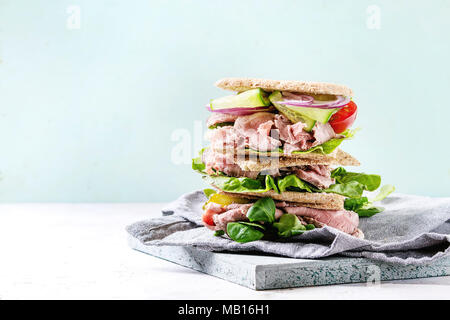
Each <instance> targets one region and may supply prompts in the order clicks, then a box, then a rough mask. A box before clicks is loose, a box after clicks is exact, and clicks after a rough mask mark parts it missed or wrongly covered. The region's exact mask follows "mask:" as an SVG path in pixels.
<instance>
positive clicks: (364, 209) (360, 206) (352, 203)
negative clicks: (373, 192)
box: [344, 185, 395, 217]
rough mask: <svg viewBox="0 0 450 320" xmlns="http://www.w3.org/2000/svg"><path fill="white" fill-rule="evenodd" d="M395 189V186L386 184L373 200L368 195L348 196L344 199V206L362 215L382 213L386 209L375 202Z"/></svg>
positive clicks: (369, 215)
mask: <svg viewBox="0 0 450 320" xmlns="http://www.w3.org/2000/svg"><path fill="white" fill-rule="evenodd" d="M394 190H395V188H394V186H392V185H385V186H383V187H381V189H380V192H379V193H378V195H377V196H376V197H375V198H373V199H372V200H369V199H368V198H367V197H360V198H347V199H345V201H344V208H345V210H350V211H354V212H356V213H357V214H358V215H359V216H360V217H371V216H373V215H374V214H377V213H380V212H382V211H383V210H384V208H382V207H376V206H374V205H373V203H374V202H376V201H381V200H383V199H384V198H386V197H387V196H388V195H389V194H391V193H392V192H393V191H394Z"/></svg>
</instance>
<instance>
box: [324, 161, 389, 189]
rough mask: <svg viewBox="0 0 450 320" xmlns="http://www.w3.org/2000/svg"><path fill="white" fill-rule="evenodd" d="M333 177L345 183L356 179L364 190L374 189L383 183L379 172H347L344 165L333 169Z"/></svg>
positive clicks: (338, 181)
mask: <svg viewBox="0 0 450 320" xmlns="http://www.w3.org/2000/svg"><path fill="white" fill-rule="evenodd" d="M331 177H332V178H334V179H335V180H336V182H337V183H339V184H345V183H349V182H353V181H356V182H358V183H360V184H361V185H362V186H363V188H364V190H368V191H374V190H376V189H378V187H379V186H380V184H381V177H380V176H379V175H377V174H365V173H359V172H347V170H345V169H344V168H342V167H338V168H336V169H334V170H333V171H331Z"/></svg>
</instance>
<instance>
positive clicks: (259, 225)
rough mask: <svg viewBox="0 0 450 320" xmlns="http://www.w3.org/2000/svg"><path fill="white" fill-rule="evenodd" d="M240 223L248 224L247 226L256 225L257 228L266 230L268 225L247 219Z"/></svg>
mask: <svg viewBox="0 0 450 320" xmlns="http://www.w3.org/2000/svg"><path fill="white" fill-rule="evenodd" d="M239 223H241V224H245V225H247V226H251V227H255V228H257V229H261V230H266V227H265V226H263V225H262V224H259V223H254V222H246V221H239Z"/></svg>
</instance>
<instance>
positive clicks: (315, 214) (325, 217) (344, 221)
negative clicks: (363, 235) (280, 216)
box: [283, 206, 359, 234]
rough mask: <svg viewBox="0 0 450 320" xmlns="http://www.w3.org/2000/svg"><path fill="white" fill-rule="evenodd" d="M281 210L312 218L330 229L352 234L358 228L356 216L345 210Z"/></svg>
mask: <svg viewBox="0 0 450 320" xmlns="http://www.w3.org/2000/svg"><path fill="white" fill-rule="evenodd" d="M283 210H284V211H285V212H287V213H292V214H295V215H297V216H300V217H309V218H313V219H315V220H317V221H319V222H321V223H324V224H326V225H328V226H330V227H333V228H336V229H339V230H341V231H343V232H346V233H349V234H352V233H354V232H355V231H356V229H357V228H358V223H359V217H358V214H356V213H355V212H352V211H347V210H321V209H312V208H306V207H297V206H285V207H284V208H283Z"/></svg>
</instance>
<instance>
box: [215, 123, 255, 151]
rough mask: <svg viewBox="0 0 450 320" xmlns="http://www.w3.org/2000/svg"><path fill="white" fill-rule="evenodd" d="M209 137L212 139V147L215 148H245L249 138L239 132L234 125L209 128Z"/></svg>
mask: <svg viewBox="0 0 450 320" xmlns="http://www.w3.org/2000/svg"><path fill="white" fill-rule="evenodd" d="M207 139H208V140H209V141H211V148H213V149H215V150H227V149H230V148H232V149H233V148H235V149H243V148H245V146H246V145H247V144H248V143H247V141H246V140H247V139H245V137H244V136H242V135H240V134H238V133H237V132H236V130H235V129H234V128H233V127H222V128H217V129H214V130H209V131H208V133H207Z"/></svg>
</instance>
